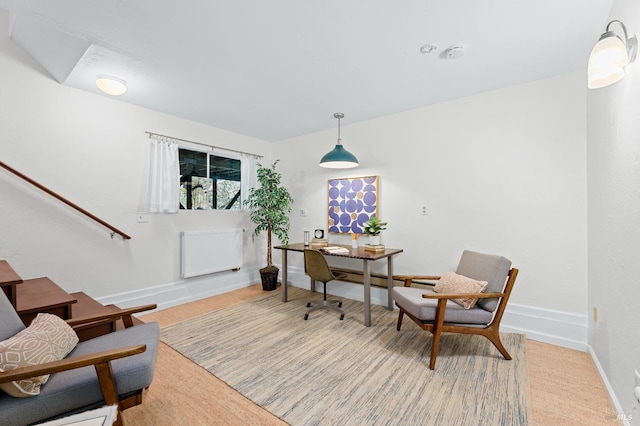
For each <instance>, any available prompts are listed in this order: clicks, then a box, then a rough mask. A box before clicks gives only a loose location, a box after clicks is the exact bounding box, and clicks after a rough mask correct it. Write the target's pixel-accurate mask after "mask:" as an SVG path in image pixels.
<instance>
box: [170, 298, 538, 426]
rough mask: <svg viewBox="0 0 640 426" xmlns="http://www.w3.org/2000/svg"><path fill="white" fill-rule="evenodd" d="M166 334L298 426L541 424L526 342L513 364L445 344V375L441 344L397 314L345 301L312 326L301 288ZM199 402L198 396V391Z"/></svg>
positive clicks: (518, 345)
mask: <svg viewBox="0 0 640 426" xmlns="http://www.w3.org/2000/svg"><path fill="white" fill-rule="evenodd" d="M289 291H290V293H289V302H288V303H282V301H281V300H280V297H281V294H280V292H273V293H272V294H269V295H267V296H264V297H260V298H258V299H255V300H251V301H247V302H242V303H238V304H235V305H232V306H229V307H227V308H223V309H221V310H218V311H214V312H211V313H208V314H205V315H203V316H200V317H197V318H194V319H190V320H187V321H184V322H181V323H178V324H174V325H172V326H169V327H166V328H164V329H163V330H162V331H161V339H162V341H163V342H165V343H167V344H168V345H169V346H171V347H172V348H174V349H175V350H177V351H178V352H180V353H182V354H183V355H184V356H185V357H187V358H189V359H190V360H192V361H193V362H195V363H197V364H199V365H200V366H202V367H204V368H205V369H207V370H208V371H210V372H211V373H212V374H214V375H215V376H217V377H218V378H220V379H221V380H223V381H224V382H226V383H227V384H229V385H230V386H231V387H233V388H234V389H236V390H237V391H239V392H240V393H242V394H243V395H245V396H246V397H247V398H249V399H250V400H252V401H253V402H255V403H256V404H258V405H260V406H261V407H263V408H265V409H266V410H268V411H270V412H271V413H273V414H275V415H276V416H278V417H280V418H281V419H283V420H284V421H286V422H287V423H289V424H292V425H364V424H366V425H396V424H398V425H400V424H401V425H426V424H456V425H472V424H473V425H477V424H487V425H488V424H491V425H494V424H495V425H507V424H508V425H525V424H527V423H530V421H531V403H530V396H529V391H530V389H529V376H528V366H527V355H526V339H525V337H524V335H521V334H503V336H502V341H503V344H504V346H505V347H506V348H507V350H508V351H509V352H510V354H511V355H512V357H513V360H512V361H506V360H505V359H504V358H502V356H501V355H500V353H499V352H498V351H497V350H496V349H495V348H494V347H493V345H492V344H491V343H490V342H489V340H487V339H485V338H483V337H481V336H465V335H454V334H444V335H442V337H441V341H440V353H439V355H438V359H437V363H436V369H435V371H432V370H429V367H428V364H429V352H430V348H431V334H430V333H428V332H425V331H423V330H421V329H420V328H418V327H417V326H416V325H415V324H413V322H412V321H411V320H409V319H406V320H405V322H404V324H403V326H402V330H401V331H397V330H396V328H395V324H396V320H397V311H395V312H391V311H389V310H387V309H385V308H384V307H382V306H377V305H376V306H372V310H371V318H372V326H371V327H364V325H363V322H364V320H363V317H364V306H363V304H362V302H357V301H353V300H348V299H345V300H344V304H343V309H344V310H345V313H346V315H345V318H344V320H343V321H340V320H339V314H337V313H336V312H331V311H327V310H321V311H315V312H313V313H312V314H311V315H310V317H309V320H307V321H305V320H303V317H304V313H305V311H306V301H307V300H308V299H309V298H317V297H319V296H318V295H317V294H312V293H311V292H309V291H306V290H302V289H299V288H295V287H294V288H291V289H290V290H289ZM194 391H195V392H197V390H194Z"/></svg>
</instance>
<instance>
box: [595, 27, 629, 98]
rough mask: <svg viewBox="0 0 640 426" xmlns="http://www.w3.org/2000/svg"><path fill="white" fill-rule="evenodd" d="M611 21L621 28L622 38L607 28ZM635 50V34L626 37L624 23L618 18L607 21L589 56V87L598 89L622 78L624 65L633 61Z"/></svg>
mask: <svg viewBox="0 0 640 426" xmlns="http://www.w3.org/2000/svg"><path fill="white" fill-rule="evenodd" d="M613 23H617V24H619V25H620V27H621V28H622V32H623V34H624V40H623V39H622V38H621V37H620V36H618V35H617V34H616V33H615V32H613V31H612V30H610V29H609V28H610V27H611V24H613ZM637 50H638V40H637V39H636V37H635V36H633V37H631V38H629V37H628V35H627V28H626V27H625V26H624V24H623V23H622V22H620V21H618V20H614V21H611V22H609V23H608V24H607V28H606V31H605V32H604V33H603V34H602V35H601V36H600V39H599V40H598V42H597V43H596V45H595V46H594V47H593V50H592V51H591V55H590V56H589V65H588V69H587V77H588V81H587V86H588V87H589V89H599V88H601V87H606V86H609V85H611V84H613V83H615V82H617V81H620V80H622V79H623V78H624V75H625V70H624V67H625V66H626V65H628V64H629V62H633V61H634V59H635V58H636V54H637Z"/></svg>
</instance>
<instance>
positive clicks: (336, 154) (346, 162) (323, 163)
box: [320, 112, 359, 169]
mask: <svg viewBox="0 0 640 426" xmlns="http://www.w3.org/2000/svg"><path fill="white" fill-rule="evenodd" d="M333 116H334V117H335V118H337V119H338V142H337V143H336V147H335V148H333V150H331V151H329V152H328V153H326V154H325V155H324V157H322V159H321V160H320V167H326V168H327V169H351V168H353V167H358V165H359V164H358V159H357V158H356V156H355V155H353V154H352V153H350V152H349V151H347V150H346V149H344V147H343V146H342V140H341V139H340V119H342V118H344V114H343V113H341V112H336V113H335V114H333Z"/></svg>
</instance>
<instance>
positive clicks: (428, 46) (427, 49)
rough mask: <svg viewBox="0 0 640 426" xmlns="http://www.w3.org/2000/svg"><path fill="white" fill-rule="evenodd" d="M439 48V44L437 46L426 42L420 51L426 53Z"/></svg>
mask: <svg viewBox="0 0 640 426" xmlns="http://www.w3.org/2000/svg"><path fill="white" fill-rule="evenodd" d="M437 49H438V46H436V45H435V44H425V45H423V46H421V47H420V53H422V54H423V55H425V54H427V53H431V52H435V51H436V50H437Z"/></svg>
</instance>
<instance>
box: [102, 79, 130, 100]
mask: <svg viewBox="0 0 640 426" xmlns="http://www.w3.org/2000/svg"><path fill="white" fill-rule="evenodd" d="M96 86H98V89H100V90H102V91H103V92H104V93H106V94H107V95H111V96H120V95H123V94H124V93H126V91H127V82H126V81H124V80H123V79H121V78H118V77H115V76H112V75H107V74H98V75H97V76H96Z"/></svg>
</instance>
